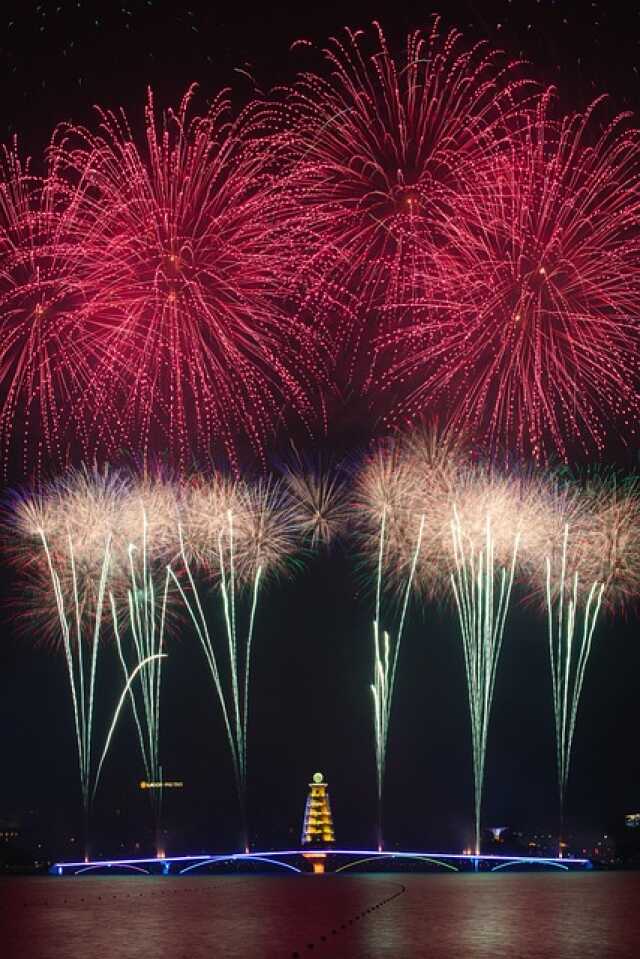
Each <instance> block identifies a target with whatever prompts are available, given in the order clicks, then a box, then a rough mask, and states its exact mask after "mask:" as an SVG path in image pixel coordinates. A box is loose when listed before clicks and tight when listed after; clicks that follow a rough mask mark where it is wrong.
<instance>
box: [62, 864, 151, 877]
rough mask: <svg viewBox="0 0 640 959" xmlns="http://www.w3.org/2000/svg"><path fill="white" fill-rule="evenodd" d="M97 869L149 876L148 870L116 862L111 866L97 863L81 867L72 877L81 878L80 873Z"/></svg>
mask: <svg viewBox="0 0 640 959" xmlns="http://www.w3.org/2000/svg"><path fill="white" fill-rule="evenodd" d="M98 869H104V870H105V871H106V872H108V871H109V870H110V869H130V870H131V871H132V872H141V873H144V875H145V876H149V875H151V873H150V872H149V870H148V869H143V868H142V867H141V866H132V865H131V864H130V863H126V862H116V863H113V864H111V863H104V862H99V863H96V864H95V865H89V866H83V868H82V869H76V870H75V872H74V874H73V875H74V876H81V875H82V873H85V872H96V871H97V870H98Z"/></svg>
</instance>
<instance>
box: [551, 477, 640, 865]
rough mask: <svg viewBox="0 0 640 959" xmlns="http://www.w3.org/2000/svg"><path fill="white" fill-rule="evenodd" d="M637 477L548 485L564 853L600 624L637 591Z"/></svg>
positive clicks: (553, 669)
mask: <svg viewBox="0 0 640 959" xmlns="http://www.w3.org/2000/svg"><path fill="white" fill-rule="evenodd" d="M639 489H640V487H639V483H638V478H637V477H635V476H632V477H627V478H624V479H622V478H621V477H620V476H619V475H618V474H616V473H615V472H614V471H608V472H606V471H605V472H604V473H603V472H601V471H595V472H591V473H590V474H588V476H587V477H586V478H583V479H582V480H581V481H579V482H576V481H575V480H574V481H572V482H570V483H568V484H567V483H563V484H560V485H556V486H553V485H550V488H549V491H548V493H547V499H548V505H547V510H548V512H549V513H550V515H551V517H552V525H551V531H550V535H549V538H548V543H547V545H546V548H545V549H543V550H541V551H539V552H541V554H542V556H543V557H544V558H543V560H542V561H541V560H540V557H538V561H537V563H536V564H534V565H533V566H532V571H533V573H534V588H535V589H536V592H537V593H538V594H539V596H540V598H541V600H542V601H543V606H544V608H545V610H546V615H547V632H548V645H549V660H550V668H551V687H552V696H553V710H554V725H555V740H556V762H557V771H558V790H559V798H560V854H562V849H563V842H562V840H563V828H564V816H565V807H566V796H567V786H568V782H569V776H570V771H571V758H572V748H573V741H574V736H575V731H576V723H577V716H578V711H579V707H580V699H581V694H582V689H583V684H584V679H585V674H586V669H587V666H588V662H589V658H590V655H591V650H592V644H593V641H594V637H595V630H596V627H597V625H598V623H599V621H600V619H601V617H602V615H603V614H604V613H605V612H609V613H615V612H624V610H625V608H626V607H627V606H629V604H630V603H632V602H634V601H636V599H637V596H638V595H639V592H640V589H639V587H640V552H639V547H640V499H639Z"/></svg>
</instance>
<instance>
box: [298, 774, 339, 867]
mask: <svg viewBox="0 0 640 959" xmlns="http://www.w3.org/2000/svg"><path fill="white" fill-rule="evenodd" d="M334 841H335V835H334V832H333V816H332V815H331V802H330V801H329V785H328V783H326V782H325V781H324V776H323V775H322V773H314V775H313V777H312V781H311V782H310V783H309V793H308V795H307V804H306V806H305V810H304V823H303V825H302V847H303V849H304V848H305V847H314V846H315V847H320V848H321V849H326V847H327V846H330V845H331V844H332V843H333V842H334ZM325 858H326V856H325V854H324V853H323V852H317V853H314V852H308V853H305V859H309V860H311V865H312V866H313V871H314V872H315V873H323V872H324V860H325Z"/></svg>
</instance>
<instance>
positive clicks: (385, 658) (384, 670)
mask: <svg viewBox="0 0 640 959" xmlns="http://www.w3.org/2000/svg"><path fill="white" fill-rule="evenodd" d="M385 529H386V510H384V511H383V513H382V519H381V522H380V552H379V556H378V574H377V582H376V612H375V619H374V621H373V655H374V666H373V683H372V684H371V694H372V697H373V728H374V740H375V752H376V774H377V785H378V848H379V849H380V850H382V848H383V832H382V793H383V786H384V775H385V769H386V761H387V742H388V739H389V722H390V719H391V706H392V701H393V691H394V687H395V679H396V671H397V666H398V657H399V653H400V645H401V642H402V635H403V632H404V626H405V620H406V615H407V608H408V605H409V597H410V594H411V588H412V585H413V581H414V577H415V572H416V566H417V563H418V557H419V555H420V549H421V546H422V535H423V530H424V516H423V517H421V520H420V526H419V529H418V536H417V538H416V544H415V550H414V553H413V559H412V563H411V568H410V572H409V575H408V577H407V582H406V586H405V589H404V596H403V600H402V606H401V612H400V619H399V623H398V630H397V636H396V639H395V643H394V645H393V652H391V640H390V637H389V633H388V632H386V631H384V633H383V636H382V639H381V637H380V615H381V600H382V579H383V569H384V565H383V558H384V549H385Z"/></svg>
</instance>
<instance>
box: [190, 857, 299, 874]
mask: <svg viewBox="0 0 640 959" xmlns="http://www.w3.org/2000/svg"><path fill="white" fill-rule="evenodd" d="M248 861H250V862H267V863H269V864H270V865H272V866H280V868H281V869H288V870H289V871H290V872H296V873H298V872H301V870H300V869H298V867H297V866H292V865H291V863H288V862H281V861H280V860H278V859H270V858H269V857H268V856H250V855H247V854H246V853H245V854H244V855H241V856H211V857H210V858H209V859H203V860H201V861H200V862H196V863H193V864H192V865H191V866H186V867H185V868H184V869H181V870H180V875H181V876H184V875H185V874H186V873H188V872H194V870H196V869H200V868H201V867H202V866H212V865H217V864H218V863H224V862H248Z"/></svg>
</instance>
